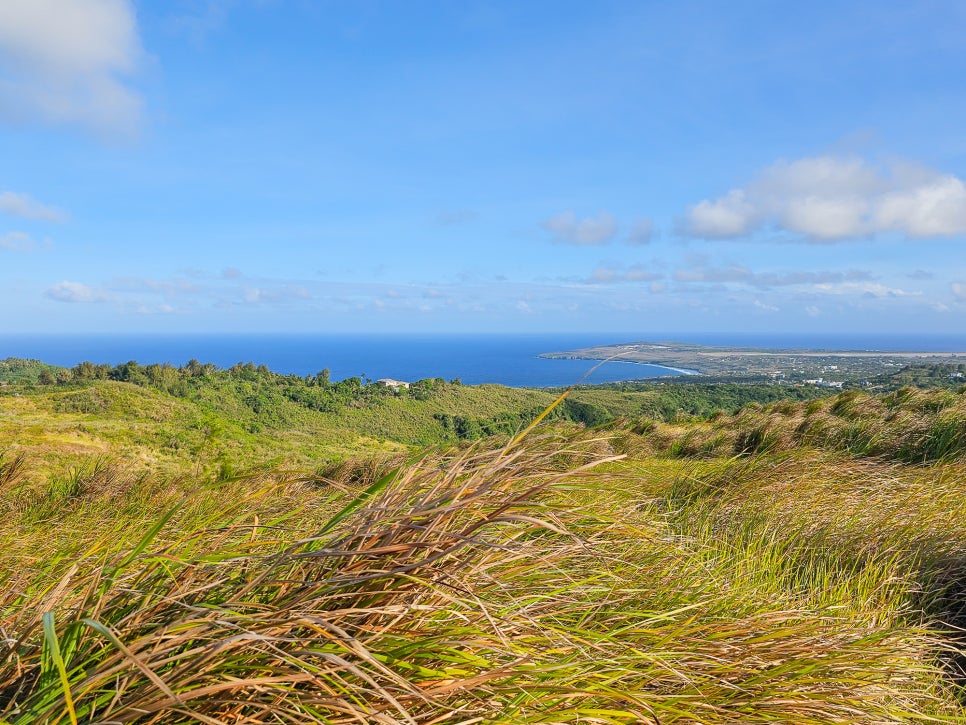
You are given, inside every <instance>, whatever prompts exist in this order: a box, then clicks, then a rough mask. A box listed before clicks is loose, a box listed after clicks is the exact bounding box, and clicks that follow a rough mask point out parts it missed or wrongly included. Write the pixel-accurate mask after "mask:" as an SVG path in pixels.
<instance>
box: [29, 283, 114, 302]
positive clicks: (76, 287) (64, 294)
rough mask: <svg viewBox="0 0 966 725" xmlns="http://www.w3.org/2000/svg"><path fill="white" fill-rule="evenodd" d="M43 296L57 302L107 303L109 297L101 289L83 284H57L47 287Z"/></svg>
mask: <svg viewBox="0 0 966 725" xmlns="http://www.w3.org/2000/svg"><path fill="white" fill-rule="evenodd" d="M44 296H45V297H48V298H50V299H52V300H57V301H58V302H107V301H108V300H109V299H110V296H109V295H108V294H107V293H106V292H105V291H104V290H101V289H98V288H96V287H91V286H90V285H86V284H84V283H83V282H68V281H66V280H65V281H63V282H58V283H57V284H55V285H53V286H52V287H49V288H48V289H47V291H46V292H44Z"/></svg>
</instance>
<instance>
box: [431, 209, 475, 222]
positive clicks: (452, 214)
mask: <svg viewBox="0 0 966 725" xmlns="http://www.w3.org/2000/svg"><path fill="white" fill-rule="evenodd" d="M478 217H479V214H477V213H476V212H475V211H473V210H472V209H448V210H446V211H441V212H439V214H437V215H436V222H437V224H442V225H444V226H454V225H456V224H466V223H467V222H471V221H475V220H476V219H477V218H478Z"/></svg>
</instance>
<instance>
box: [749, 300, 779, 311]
mask: <svg viewBox="0 0 966 725" xmlns="http://www.w3.org/2000/svg"><path fill="white" fill-rule="evenodd" d="M754 305H755V307H757V308H758V309H759V310H764V311H765V312H780V311H781V310H780V308H778V307H775V305H769V304H767V303H765V302H762V301H761V300H757V299H756V300H755V301H754Z"/></svg>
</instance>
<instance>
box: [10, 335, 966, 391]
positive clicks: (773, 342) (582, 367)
mask: <svg viewBox="0 0 966 725" xmlns="http://www.w3.org/2000/svg"><path fill="white" fill-rule="evenodd" d="M637 340H678V341H681V342H691V343H699V344H705V345H743V346H753V347H804V348H813V349H839V350H845V349H847V350H936V351H952V350H959V351H962V350H966V334H962V335H954V334H951V335H943V336H937V335H932V336H913V335H902V336H884V335H879V336H870V335H866V336H856V335H774V334H771V335H751V334H741V333H733V334H726V333H714V334H711V333H708V334H688V335H683V334H681V335H675V334H673V333H626V334H613V333H608V334H594V333H587V334H554V335H549V334H548V335H257V334H250V335H150V336H148V335H139V336H135V335H44V336H41V335H36V336H26V335H16V336H13V335H8V336H2V335H0V359H2V358H6V357H25V358H35V359H40V360H43V361H45V362H49V363H52V364H55V365H66V366H73V365H76V364H77V363H79V362H81V361H83V360H90V361H91V362H95V363H110V364H118V363H122V362H127V361H128V360H137V361H138V362H139V363H142V364H148V363H152V362H167V363H171V364H174V365H182V364H184V363H186V362H187V361H188V360H191V359H196V360H199V361H201V362H211V363H214V364H216V365H218V366H219V367H229V366H231V365H233V364H235V363H237V362H249V361H251V362H254V363H255V364H259V365H262V364H263V365H267V366H268V367H269V368H271V369H272V370H275V371H277V372H280V373H294V374H297V375H309V374H315V373H317V372H319V371H320V370H322V369H323V368H328V369H329V370H330V372H331V377H332V379H334V380H341V379H343V378H347V377H352V376H358V377H363V376H365V377H368V378H370V379H372V380H377V379H379V378H395V379H398V380H419V379H422V378H430V377H441V378H446V379H447V380H451V379H453V378H460V379H461V380H462V381H463V382H464V383H466V384H469V385H475V384H479V383H500V384H502V385H512V386H521V387H522V386H534V387H538V386H562V385H570V384H573V383H576V382H577V381H579V380H580V379H581V377H582V376H584V375H585V374H586V373H587V371H588V370H590V369H591V368H592V367H593V365H594V363H592V362H589V361H585V360H548V359H545V358H539V357H537V355H538V354H539V353H542V352H554V351H566V350H573V349H575V348H580V347H588V346H592V345H607V344H615V343H622V342H633V341H637ZM676 374H678V373H675V372H673V371H670V370H668V369H666V368H661V367H655V366H651V365H639V364H635V363H627V362H617V361H614V362H609V363H605V364H604V365H602V366H601V367H599V368H598V369H597V370H596V371H595V372H594V373H593V374H592V375H590V376H589V377H588V378H587V379H586V380H585V382H591V383H601V382H613V381H618V380H634V379H642V378H651V377H655V376H659V375H676Z"/></svg>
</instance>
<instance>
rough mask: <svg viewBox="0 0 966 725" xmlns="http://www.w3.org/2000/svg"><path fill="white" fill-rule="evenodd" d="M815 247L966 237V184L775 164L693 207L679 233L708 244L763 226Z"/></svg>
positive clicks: (814, 162)
mask: <svg viewBox="0 0 966 725" xmlns="http://www.w3.org/2000/svg"><path fill="white" fill-rule="evenodd" d="M766 225H768V226H772V227H775V228H777V229H779V230H783V231H787V232H792V233H795V234H801V235H803V236H805V237H806V238H808V239H809V240H811V241H815V242H835V241H841V240H844V239H854V238H856V237H862V236H870V235H875V234H880V233H888V232H896V233H899V234H902V235H904V236H905V237H908V238H914V239H922V238H931V237H946V236H953V235H956V234H964V233H966V185H964V183H963V181H962V180H961V179H959V178H957V177H955V176H951V175H949V174H941V173H939V172H937V171H934V170H931V169H927V168H925V167H922V166H917V165H913V164H906V163H895V164H892V165H890V166H887V167H876V166H873V165H871V164H869V163H868V162H866V161H864V160H863V159H859V158H839V157H833V156H820V157H814V158H805V159H799V160H797V161H792V162H788V161H779V162H778V163H776V164H774V165H773V166H771V167H769V168H767V169H764V170H763V171H762V172H760V173H759V174H758V176H757V177H756V178H755V179H754V180H753V181H752V182H751V183H750V184H748V185H746V186H744V187H742V188H739V189H732V190H731V191H729V192H728V193H727V194H725V195H724V196H722V197H719V198H717V199H713V200H707V199H706V200H704V201H701V202H699V203H697V204H695V205H694V206H692V207H691V208H690V209H689V210H688V213H687V218H686V220H685V223H684V225H683V227H684V229H683V231H684V233H685V234H687V235H689V236H692V237H702V238H707V239H730V238H735V237H742V236H747V235H750V234H752V233H754V232H756V231H758V230H760V229H762V228H763V227H764V226H766Z"/></svg>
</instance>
